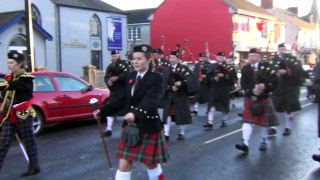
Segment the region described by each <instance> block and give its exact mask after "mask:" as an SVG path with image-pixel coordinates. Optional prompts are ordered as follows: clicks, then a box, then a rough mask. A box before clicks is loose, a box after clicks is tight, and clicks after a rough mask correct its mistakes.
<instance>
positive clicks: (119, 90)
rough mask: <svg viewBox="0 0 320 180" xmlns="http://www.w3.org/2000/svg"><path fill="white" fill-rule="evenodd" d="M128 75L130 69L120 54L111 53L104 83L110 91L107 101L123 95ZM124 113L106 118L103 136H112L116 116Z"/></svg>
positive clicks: (117, 113) (116, 113) (116, 52)
mask: <svg viewBox="0 0 320 180" xmlns="http://www.w3.org/2000/svg"><path fill="white" fill-rule="evenodd" d="M129 73H130V67H129V66H128V64H127V62H126V61H125V60H121V59H120V52H119V51H118V50H112V51H111V64H109V65H108V67H107V68H106V73H105V77H104V82H105V83H106V85H107V86H108V88H109V90H110V97H109V98H108V100H113V99H117V98H119V96H121V95H122V94H123V93H124V90H125V86H126V79H127V76H128V74H129ZM123 114H124V112H122V111H120V112H115V114H112V115H110V116H108V117H107V119H106V120H107V121H106V129H105V131H104V132H103V134H104V135H105V136H111V135H112V125H113V122H114V119H115V117H116V116H117V115H123Z"/></svg>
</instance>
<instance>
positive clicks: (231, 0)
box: [224, 0, 276, 19]
mask: <svg viewBox="0 0 320 180" xmlns="http://www.w3.org/2000/svg"><path fill="white" fill-rule="evenodd" d="M224 1H225V2H226V3H227V4H228V5H229V6H231V7H233V8H234V9H235V10H236V11H237V12H238V13H240V14H246V15H252V16H256V15H260V16H261V18H268V19H270V18H271V19H276V17H274V16H273V15H271V14H270V13H269V12H268V11H267V10H265V9H264V8H262V7H259V6H256V5H254V4H252V3H250V2H248V1H246V0H224Z"/></svg>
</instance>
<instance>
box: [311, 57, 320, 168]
mask: <svg viewBox="0 0 320 180" xmlns="http://www.w3.org/2000/svg"><path fill="white" fill-rule="evenodd" d="M319 55H320V54H319ZM319 55H318V56H319ZM313 88H314V94H315V96H316V97H315V103H317V106H318V137H319V138H320V61H319V58H318V62H317V64H316V66H315V70H314V82H313ZM312 159H313V160H314V161H318V162H320V154H313V155H312Z"/></svg>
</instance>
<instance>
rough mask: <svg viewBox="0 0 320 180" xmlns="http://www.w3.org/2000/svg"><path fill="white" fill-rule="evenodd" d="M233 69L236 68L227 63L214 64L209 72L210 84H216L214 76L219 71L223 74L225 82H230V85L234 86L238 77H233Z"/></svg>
mask: <svg viewBox="0 0 320 180" xmlns="http://www.w3.org/2000/svg"><path fill="white" fill-rule="evenodd" d="M233 71H234V68H233V67H232V66H230V65H228V64H226V63H216V64H213V68H212V69H211V70H210V72H209V73H208V76H209V79H208V80H209V86H212V85H215V84H216V81H215V80H214V77H215V76H217V74H219V73H221V74H223V78H222V79H221V80H222V81H223V82H224V83H225V84H228V85H229V86H230V87H231V86H233V85H234V79H235V78H236V77H233V73H232V72H233ZM220 83H221V82H220Z"/></svg>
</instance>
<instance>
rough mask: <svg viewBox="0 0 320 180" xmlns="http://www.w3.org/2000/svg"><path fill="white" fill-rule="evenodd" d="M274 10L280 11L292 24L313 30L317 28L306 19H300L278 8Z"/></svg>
mask: <svg viewBox="0 0 320 180" xmlns="http://www.w3.org/2000/svg"><path fill="white" fill-rule="evenodd" d="M275 11H278V12H280V13H281V15H282V16H284V17H285V18H286V19H288V20H289V21H290V22H291V23H292V24H294V25H296V26H298V27H302V28H306V29H312V30H315V29H316V28H317V26H316V24H314V23H309V22H307V21H304V20H302V19H300V18H299V17H296V16H295V15H294V14H292V13H290V12H288V11H286V10H284V9H280V8H275Z"/></svg>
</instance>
